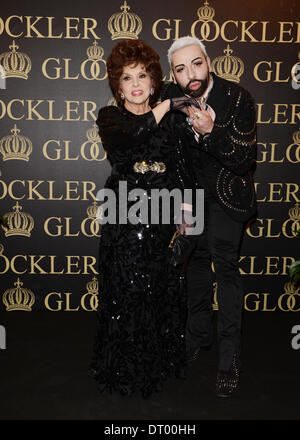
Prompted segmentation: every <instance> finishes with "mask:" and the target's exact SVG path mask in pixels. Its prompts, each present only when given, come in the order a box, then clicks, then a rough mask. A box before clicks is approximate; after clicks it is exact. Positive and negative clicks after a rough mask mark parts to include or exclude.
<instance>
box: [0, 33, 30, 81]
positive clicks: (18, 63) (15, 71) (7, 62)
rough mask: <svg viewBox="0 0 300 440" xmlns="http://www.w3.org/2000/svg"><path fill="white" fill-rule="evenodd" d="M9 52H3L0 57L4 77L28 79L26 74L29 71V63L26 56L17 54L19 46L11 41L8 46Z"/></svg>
mask: <svg viewBox="0 0 300 440" xmlns="http://www.w3.org/2000/svg"><path fill="white" fill-rule="evenodd" d="M9 49H11V51H10V52H4V53H3V54H1V55H0V64H1V65H2V67H3V68H4V71H5V77H6V78H10V77H14V78H22V79H28V73H29V72H30V70H31V61H30V58H29V56H28V55H26V54H25V53H22V52H18V51H17V49H19V46H17V45H16V43H15V42H14V41H13V43H12V44H11V45H10V46H9Z"/></svg>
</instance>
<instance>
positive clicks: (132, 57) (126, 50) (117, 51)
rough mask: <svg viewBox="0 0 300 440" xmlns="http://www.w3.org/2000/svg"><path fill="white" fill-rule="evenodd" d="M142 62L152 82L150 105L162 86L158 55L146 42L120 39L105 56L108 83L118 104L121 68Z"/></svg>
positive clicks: (120, 103) (119, 101)
mask: <svg viewBox="0 0 300 440" xmlns="http://www.w3.org/2000/svg"><path fill="white" fill-rule="evenodd" d="M131 64H133V65H135V66H136V65H138V64H142V65H143V66H144V67H145V69H146V72H148V73H149V75H150V77H151V79H152V84H153V90H154V93H153V95H150V98H149V104H150V106H151V107H152V106H153V104H155V102H156V101H157V99H158V97H159V93H160V89H161V86H162V69H161V65H160V63H159V55H158V54H157V53H156V52H155V50H153V49H152V48H151V47H150V46H148V44H146V43H144V42H143V41H141V40H129V39H128V40H122V41H120V42H119V43H117V44H116V46H115V47H114V48H113V49H112V51H111V54H110V55H109V57H108V58H107V63H106V66H107V74H108V79H109V85H110V87H111V90H112V92H113V95H114V98H115V100H116V102H117V104H118V106H121V105H122V102H123V101H122V99H121V97H120V94H119V90H120V77H121V75H122V73H123V68H124V67H125V66H129V65H131Z"/></svg>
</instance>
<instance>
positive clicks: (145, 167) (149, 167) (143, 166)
mask: <svg viewBox="0 0 300 440" xmlns="http://www.w3.org/2000/svg"><path fill="white" fill-rule="evenodd" d="M133 170H134V172H135V173H142V174H145V173H146V172H147V171H154V172H155V173H164V172H165V171H166V165H165V164H164V163H163V162H153V163H152V164H148V163H147V162H146V161H145V160H143V161H142V162H136V163H135V164H134V165H133Z"/></svg>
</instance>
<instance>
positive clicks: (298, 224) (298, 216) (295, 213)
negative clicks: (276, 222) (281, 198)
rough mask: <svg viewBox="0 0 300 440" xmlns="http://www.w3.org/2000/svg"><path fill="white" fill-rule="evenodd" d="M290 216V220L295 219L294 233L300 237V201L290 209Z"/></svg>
mask: <svg viewBox="0 0 300 440" xmlns="http://www.w3.org/2000/svg"><path fill="white" fill-rule="evenodd" d="M289 216H290V220H292V221H293V224H292V234H293V235H294V236H295V237H298V234H299V232H300V204H299V203H296V204H295V206H293V207H292V208H291V209H290V210H289Z"/></svg>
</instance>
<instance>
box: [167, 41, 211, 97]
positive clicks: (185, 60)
mask: <svg viewBox="0 0 300 440" xmlns="http://www.w3.org/2000/svg"><path fill="white" fill-rule="evenodd" d="M172 70H173V75H174V79H175V83H178V84H179V85H180V86H181V88H182V90H183V92H184V93H185V94H186V95H189V96H191V97H193V98H199V97H200V96H202V95H203V93H204V92H205V90H206V88H207V86H208V82H209V72H210V59H209V58H208V57H205V55H204V53H203V52H202V50H201V48H200V47H199V46H197V45H192V46H186V47H183V48H182V49H178V50H176V52H174V53H173V55H172Z"/></svg>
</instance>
